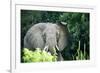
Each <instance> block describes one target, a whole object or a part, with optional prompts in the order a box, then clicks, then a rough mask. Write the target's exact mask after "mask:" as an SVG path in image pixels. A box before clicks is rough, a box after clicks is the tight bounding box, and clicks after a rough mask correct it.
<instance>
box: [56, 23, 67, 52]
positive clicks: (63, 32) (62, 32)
mask: <svg viewBox="0 0 100 73" xmlns="http://www.w3.org/2000/svg"><path fill="white" fill-rule="evenodd" d="M57 30H58V31H59V39H58V44H57V45H58V47H59V51H62V50H63V49H64V48H65V47H66V46H67V44H68V36H69V33H68V29H67V26H66V25H58V26H57Z"/></svg>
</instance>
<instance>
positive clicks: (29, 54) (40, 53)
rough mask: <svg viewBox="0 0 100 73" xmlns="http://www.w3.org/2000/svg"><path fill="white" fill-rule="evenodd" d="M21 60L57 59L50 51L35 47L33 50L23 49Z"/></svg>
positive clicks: (41, 60) (42, 60)
mask: <svg viewBox="0 0 100 73" xmlns="http://www.w3.org/2000/svg"><path fill="white" fill-rule="evenodd" d="M22 58H23V62H25V63H30V62H55V61H57V56H56V55H55V54H54V55H51V53H49V52H46V51H45V50H41V49H40V48H36V50H35V51H34V52H33V51H31V50H29V49H27V48H24V49H23V57H22Z"/></svg>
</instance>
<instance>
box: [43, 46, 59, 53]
mask: <svg viewBox="0 0 100 73" xmlns="http://www.w3.org/2000/svg"><path fill="white" fill-rule="evenodd" d="M50 49H52V50H53V52H51V51H50ZM50 49H49V46H48V45H47V46H45V47H44V49H43V50H44V51H47V52H50V53H51V54H55V55H58V54H57V52H60V50H59V48H58V46H57V45H56V46H54V47H53V48H50Z"/></svg>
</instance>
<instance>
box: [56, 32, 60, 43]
mask: <svg viewBox="0 0 100 73" xmlns="http://www.w3.org/2000/svg"><path fill="white" fill-rule="evenodd" d="M59 36H60V35H59V32H57V33H56V38H57V42H58V40H59Z"/></svg>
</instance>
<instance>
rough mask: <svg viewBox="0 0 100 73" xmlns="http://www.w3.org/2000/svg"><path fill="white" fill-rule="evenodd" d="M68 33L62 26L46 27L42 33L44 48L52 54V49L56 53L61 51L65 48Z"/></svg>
mask: <svg viewBox="0 0 100 73" xmlns="http://www.w3.org/2000/svg"><path fill="white" fill-rule="evenodd" d="M67 35H68V32H67V30H66V28H65V26H63V25H57V24H52V25H50V26H48V25H46V28H45V29H44V31H43V35H42V37H43V40H44V44H45V47H47V48H48V50H49V51H50V52H51V53H52V54H53V53H54V50H53V48H56V50H58V51H62V50H63V49H64V48H65V47H66V46H67V37H68V36H67Z"/></svg>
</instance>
